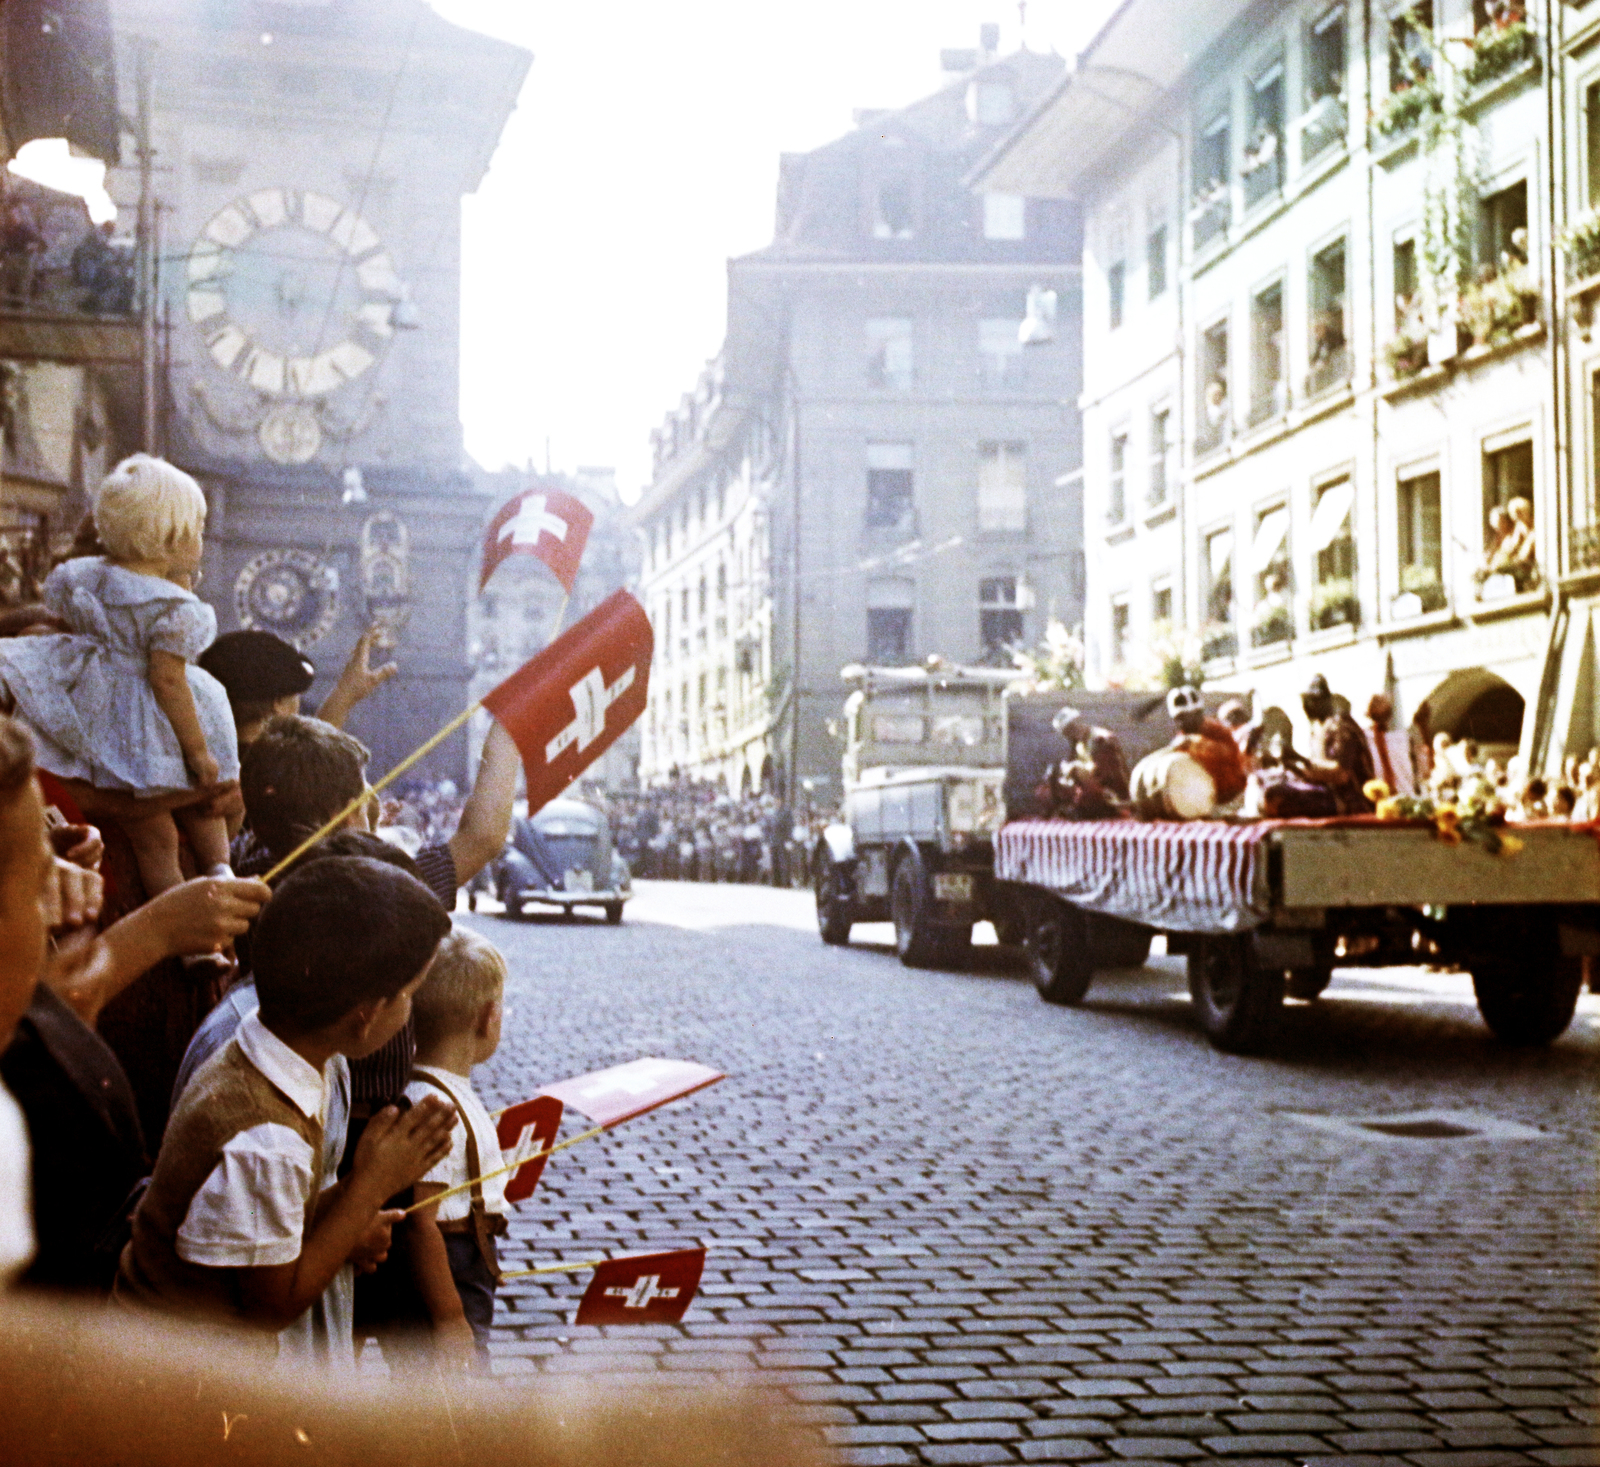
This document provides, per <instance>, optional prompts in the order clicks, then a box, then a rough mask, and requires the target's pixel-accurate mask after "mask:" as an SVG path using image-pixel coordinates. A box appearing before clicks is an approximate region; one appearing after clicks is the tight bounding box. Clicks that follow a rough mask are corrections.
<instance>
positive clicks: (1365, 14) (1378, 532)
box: [1361, 0, 1399, 712]
mask: <svg viewBox="0 0 1600 1467" xmlns="http://www.w3.org/2000/svg"><path fill="white" fill-rule="evenodd" d="M1361 100H1362V103H1363V104H1364V105H1363V106H1362V109H1361V111H1362V117H1363V121H1362V124H1361V151H1362V153H1363V154H1364V155H1365V158H1366V178H1367V391H1368V401H1369V402H1370V404H1371V412H1372V588H1373V608H1372V609H1373V611H1374V612H1375V613H1376V616H1375V618H1374V620H1375V622H1381V621H1382V620H1383V503H1384V490H1383V485H1382V484H1381V483H1380V482H1379V466H1380V464H1381V463H1382V444H1381V442H1380V440H1379V432H1378V414H1379V412H1380V411H1381V408H1382V399H1381V398H1380V397H1379V396H1378V218H1377V209H1378V204H1377V195H1376V190H1375V186H1374V182H1373V167H1374V165H1373V162H1372V123H1371V121H1370V119H1371V116H1372V0H1363V3H1362V6H1361ZM1380 645H1381V644H1380ZM1386 662H1387V659H1386ZM1387 682H1388V679H1387V677H1386V678H1385V683H1386V684H1387ZM1396 711H1397V712H1398V711H1399V710H1398V709H1397V710H1396Z"/></svg>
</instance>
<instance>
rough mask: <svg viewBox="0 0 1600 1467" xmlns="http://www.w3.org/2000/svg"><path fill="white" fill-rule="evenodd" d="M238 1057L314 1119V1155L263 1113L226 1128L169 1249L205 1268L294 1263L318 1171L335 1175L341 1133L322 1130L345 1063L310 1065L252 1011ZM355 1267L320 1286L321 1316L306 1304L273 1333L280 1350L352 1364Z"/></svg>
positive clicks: (328, 1177) (330, 1179) (344, 1076)
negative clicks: (318, 1146) (238, 1127)
mask: <svg viewBox="0 0 1600 1467" xmlns="http://www.w3.org/2000/svg"><path fill="white" fill-rule="evenodd" d="M236 1039H237V1043H238V1045H239V1048H240V1049H241V1050H242V1051H243V1052H244V1057H245V1058H246V1059H247V1060H249V1061H250V1063H251V1064H252V1065H254V1066H255V1067H256V1069H258V1070H260V1071H261V1073H262V1074H263V1075H264V1076H266V1078H267V1079H268V1080H269V1081H271V1083H272V1085H273V1086H274V1087H275V1088H276V1089H278V1090H280V1091H281V1092H282V1093H283V1094H284V1095H285V1096H286V1097H287V1098H288V1100H289V1101H290V1103H291V1104H292V1105H294V1106H295V1107H296V1108H297V1109H298V1110H299V1111H300V1113H301V1114H302V1115H304V1116H306V1117H307V1118H308V1119H310V1118H313V1117H315V1118H316V1119H317V1120H318V1121H320V1123H321V1124H322V1126H323V1129H324V1137H323V1155H322V1157H321V1158H320V1159H319V1158H317V1157H315V1156H313V1155H312V1151H311V1147H310V1146H309V1145H308V1144H307V1143H306V1141H305V1139H304V1138H303V1137H302V1136H300V1135H299V1133H297V1132H295V1131H292V1130H290V1129H289V1127H287V1126H282V1125H277V1124H275V1123H271V1122H268V1123H265V1124H262V1125H259V1126H251V1127H249V1128H248V1129H247V1130H244V1131H241V1132H239V1134H238V1135H236V1136H234V1137H233V1138H232V1139H231V1140H230V1141H229V1142H228V1143H227V1145H226V1146H225V1147H223V1150H222V1156H221V1158H220V1160H219V1161H218V1162H217V1165H216V1166H215V1167H214V1168H213V1169H212V1172H211V1175H210V1176H209V1177H207V1178H206V1180H205V1181H204V1182H203V1183H202V1184H201V1186H200V1190H199V1191H198V1192H196V1193H195V1195H194V1197H193V1199H192V1200H191V1201H190V1203H189V1210H188V1212H187V1213H186V1214H185V1215H184V1219H183V1223H182V1225H181V1226H180V1227H179V1229H178V1235H177V1239H176V1248H177V1252H178V1256H179V1257H180V1258H182V1259H184V1260H185V1261H186V1262H189V1263H199V1264H204V1265H205V1266H207V1267H210V1268H263V1267H272V1266H275V1265H279V1264H284V1263H293V1262H294V1260H295V1259H297V1258H298V1257H299V1256H300V1252H301V1249H302V1248H303V1247H304V1244H305V1227H306V1207H307V1204H308V1203H309V1202H310V1200H311V1189H312V1188H313V1187H314V1186H315V1185H316V1184H317V1178H318V1176H319V1175H320V1176H321V1179H322V1189H323V1190H324V1191H326V1190H327V1188H329V1187H332V1186H334V1185H335V1184H336V1183H337V1182H338V1177H337V1175H336V1169H337V1166H338V1159H339V1154H340V1153H341V1152H342V1151H343V1149H344V1137H342V1136H338V1137H335V1136H331V1135H328V1134H327V1125H328V1118H329V1106H330V1101H331V1099H332V1095H333V1092H334V1089H335V1088H336V1087H337V1086H339V1085H341V1084H342V1085H344V1086H346V1087H348V1085H349V1083H350V1082H349V1068H348V1064H347V1062H346V1060H345V1058H344V1056H343V1055H334V1056H333V1058H332V1059H330V1060H329V1061H328V1063H327V1066H326V1067H325V1068H324V1069H323V1070H321V1071H318V1070H317V1068H316V1067H315V1066H314V1065H312V1064H311V1063H310V1062H309V1061H307V1060H305V1059H304V1058H302V1057H301V1056H300V1055H298V1054H296V1053H295V1052H294V1050H292V1049H291V1048H290V1047H289V1046H288V1045H287V1044H285V1043H284V1042H283V1041H282V1040H281V1039H279V1038H278V1036H277V1035H276V1034H274V1033H273V1032H272V1031H271V1030H270V1029H268V1028H267V1026H266V1025H265V1024H263V1023H262V1022H261V1015H260V1014H259V1013H252V1014H251V1015H249V1017H248V1018H246V1019H245V1020H244V1022H243V1023H241V1024H240V1025H239V1031H238V1034H237V1036H236ZM354 1289H355V1272H354V1270H353V1269H352V1268H351V1267H350V1265H349V1264H346V1265H345V1266H344V1267H343V1268H341V1269H340V1270H339V1272H338V1273H337V1274H336V1275H335V1276H334V1279H333V1282H332V1284H330V1285H329V1287H328V1290H327V1291H326V1293H325V1294H324V1295H323V1302H324V1306H325V1307H324V1310H323V1313H324V1315H325V1318H324V1319H322V1320H318V1319H316V1318H314V1315H315V1314H316V1313H317V1311H314V1310H310V1309H308V1310H307V1311H306V1312H305V1314H304V1315H302V1316H301V1317H300V1318H299V1319H298V1320H296V1321H295V1323H294V1324H292V1325H290V1326H289V1328H288V1329H286V1330H283V1331H282V1332H281V1333H280V1334H279V1336H278V1343H279V1358H280V1359H293V1360H297V1361H299V1362H300V1363H302V1364H314V1363H322V1362H323V1361H331V1362H333V1363H339V1364H352V1363H353V1362H354V1358H355V1340H354V1337H353V1331H352V1324H353V1319H354V1312H353V1307H352V1301H353V1299H354Z"/></svg>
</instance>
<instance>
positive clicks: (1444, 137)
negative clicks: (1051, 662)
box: [978, 0, 1600, 753]
mask: <svg viewBox="0 0 1600 1467" xmlns="http://www.w3.org/2000/svg"><path fill="white" fill-rule="evenodd" d="M1567 10H1568V7H1564V6H1562V5H1560V4H1550V5H1537V6H1530V7H1528V8H1527V9H1526V10H1524V8H1523V7H1522V6H1521V5H1520V4H1511V5H1504V4H1493V5H1491V4H1487V3H1483V0H1436V3H1433V4H1429V3H1425V0H1423V3H1414V4H1409V5H1404V4H1393V5H1389V6H1387V7H1384V6H1377V5H1374V6H1371V7H1365V8H1364V7H1362V6H1359V5H1354V4H1345V3H1330V0H1289V3H1285V0H1274V3H1266V0H1256V3H1248V0H1238V3H1231V4H1225V5H1214V6H1209V7H1206V8H1205V9H1204V10H1203V11H1201V10H1193V11H1181V12H1180V11H1179V10H1178V9H1177V8H1175V7H1173V6H1171V5H1167V4H1163V3H1160V0H1134V3H1132V4H1129V5H1127V6H1125V7H1123V8H1122V9H1121V10H1120V11H1118V13H1117V14H1116V15H1115V16H1114V17H1113V18H1112V19H1111V21H1109V22H1108V23H1107V25H1106V27H1105V29H1104V30H1103V31H1102V32H1101V34H1100V36H1099V37H1098V38H1097V39H1096V40H1095V41H1094V42H1093V43H1092V44H1091V46H1090V47H1089V49H1088V50H1087V51H1086V52H1085V53H1084V55H1083V56H1082V57H1081V58H1080V61H1079V66H1078V67H1077V69H1076V71H1075V72H1074V74H1073V75H1072V76H1070V77H1068V78H1067V79H1066V80H1065V81H1064V82H1063V83H1062V84H1061V86H1060V87H1059V88H1058V90H1057V92H1056V94H1055V96H1054V97H1053V98H1052V99H1051V100H1050V102H1049V103H1048V104H1047V105H1046V106H1045V107H1043V108H1041V109H1040V111H1039V113H1038V114H1037V115H1036V116H1035V117H1034V118H1033V119H1031V120H1030V122H1029V123H1028V124H1027V125H1026V126H1024V127H1023V128H1022V129H1020V130H1019V131H1018V132H1017V133H1015V134H1014V135H1013V136H1012V137H1011V138H1010V139H1009V140H1008V141H1007V142H1006V143H1005V144H1003V145H1002V147H1001V148H1000V149H998V150H997V151H996V153H995V154H994V155H992V156H991V158H990V159H989V160H987V162H986V164H985V166H984V167H983V169H982V170H981V171H980V174H979V177H978V184H979V187H982V188H996V189H1008V190H1014V189H1022V188H1026V189H1029V190H1030V191H1035V192H1038V193H1040V194H1048V195H1069V194H1070V195H1071V196H1072V197H1075V198H1081V199H1083V200H1084V201H1085V208H1086V225H1085V229H1086V233H1085V246H1084V256H1083V263H1084V298H1085V327H1084V351H1085V360H1086V378H1087V380H1088V381H1089V382H1090V383H1091V384H1092V385H1091V387H1090V389H1089V390H1088V391H1086V393H1085V397H1084V433H1085V490H1084V495H1085V522H1086V535H1087V538H1088V542H1089V546H1090V550H1089V555H1088V565H1089V586H1088V609H1087V615H1086V623H1087V629H1088V639H1089V645H1090V657H1091V670H1092V671H1093V672H1095V673H1097V674H1098V675H1099V676H1101V677H1110V678H1115V677H1116V676H1118V675H1119V673H1120V672H1121V671H1122V670H1123V669H1124V668H1125V667H1126V666H1127V665H1128V664H1129V663H1130V662H1132V661H1133V660H1134V659H1135V658H1136V657H1137V655H1138V653H1139V651H1140V649H1141V647H1142V645H1143V644H1144V643H1145V642H1146V640H1147V639H1148V638H1149V637H1150V635H1151V633H1152V627H1153V624H1154V623H1156V622H1158V621H1161V620H1172V621H1175V622H1178V623H1180V624H1181V625H1183V626H1186V627H1187V628H1189V629H1190V632H1191V634H1192V635H1193V638H1194V643H1195V648H1196V651H1197V652H1198V653H1199V655H1200V656H1202V657H1203V659H1204V670H1205V675H1206V677H1207V679H1208V681H1211V682H1214V683H1217V684H1220V685H1224V686H1230V687H1239V688H1253V689H1255V691H1256V694H1257V699H1258V703H1260V702H1265V703H1276V704H1280V705H1282V706H1284V707H1285V708H1287V709H1289V710H1291V711H1292V712H1294V713H1296V714H1297V715H1298V693H1299V691H1300V689H1301V688H1303V687H1304V686H1305V684H1306V682H1307V681H1308V679H1309V677H1310V675H1311V674H1312V672H1313V671H1321V672H1323V673H1325V674H1326V675H1327V677H1328V679H1329V681H1330V682H1331V684H1332V685H1333V687H1334V689H1335V690H1336V691H1339V692H1342V693H1344V694H1345V695H1346V696H1348V697H1350V698H1351V699H1352V701H1353V702H1355V703H1356V705H1357V711H1358V712H1359V711H1360V708H1361V707H1362V706H1363V705H1364V704H1365V701H1366V699H1367V697H1368V696H1369V695H1370V694H1372V693H1374V692H1379V691H1385V692H1388V693H1389V694H1390V695H1391V696H1392V697H1393V698H1394V699H1395V700H1396V702H1397V705H1398V710H1399V714H1400V717H1401V720H1402V721H1409V720H1415V721H1416V722H1417V723H1418V724H1419V725H1420V726H1422V727H1423V728H1425V729H1426V730H1427V731H1430V732H1438V731H1447V732H1450V733H1452V734H1455V735H1458V736H1464V735H1471V736H1474V737H1476V738H1478V739H1479V740H1480V741H1481V742H1483V743H1485V744H1490V745H1497V746H1499V748H1500V750H1501V751H1502V752H1509V751H1511V750H1513V749H1515V748H1516V746H1517V745H1518V744H1519V743H1521V744H1523V746H1524V752H1525V753H1530V752H1532V744H1531V740H1532V739H1533V735H1534V729H1535V720H1534V719H1533V718H1531V717H1530V718H1528V719H1525V718H1524V712H1525V711H1526V710H1529V709H1535V708H1542V707H1544V706H1545V705H1546V704H1548V703H1549V702H1550V699H1551V696H1552V694H1553V689H1551V688H1547V687H1545V686H1544V684H1545V682H1546V680H1547V670H1548V665H1549V660H1548V657H1547V652H1548V648H1549V641H1550V636H1551V629H1552V625H1553V624H1554V622H1555V621H1557V620H1559V619H1560V617H1561V616H1562V615H1564V612H1563V611H1562V608H1563V607H1565V606H1566V605H1567V603H1568V602H1569V601H1570V600H1571V598H1572V597H1573V596H1575V595H1576V596H1579V597H1581V596H1582V595H1583V594H1584V593H1585V590H1586V588H1590V587H1591V586H1592V582H1593V579H1594V572H1595V569H1596V565H1597V563H1600V556H1597V555H1596V554H1595V552H1594V550H1593V548H1592V547H1591V546H1589V545H1588V542H1587V541H1585V540H1584V538H1583V532H1582V530H1581V526H1582V525H1592V524H1593V523H1594V514H1593V511H1592V509H1589V508H1586V506H1589V505H1592V504H1593V502H1594V499H1593V494H1594V490H1593V471H1592V468H1591V467H1590V466H1589V465H1588V464H1587V463H1583V462H1576V461H1575V460H1574V459H1573V457H1572V456H1571V445H1573V444H1574V443H1575V442H1576V440H1574V439H1573V438H1572V434H1571V431H1569V430H1568V429H1567V428H1566V426H1565V424H1566V419H1567V414H1568V411H1569V409H1568V407H1567V406H1565V405H1564V404H1563V403H1561V402H1560V401H1559V400H1558V397H1557V394H1556V393H1555V392H1554V391H1553V390H1552V382H1553V380H1556V379H1558V378H1559V376H1560V369H1559V368H1558V366H1557V363H1558V361H1559V359H1560V357H1561V356H1562V355H1563V354H1564V353H1565V352H1566V351H1567V336H1568V330H1567V323H1566V309H1565V302H1564V301H1563V299H1562V295H1561V291H1562V276H1563V274H1564V271H1563V268H1562V263H1561V254H1560V248H1559V247H1560V244H1561V240H1562V238H1563V221H1562V218H1561V206H1560V204H1559V201H1560V200H1561V198H1562V197H1563V192H1564V188H1565V184H1564V181H1563V179H1562V177H1561V174H1562V172H1563V171H1564V169H1566V168H1570V167H1571V159H1572V158H1574V157H1578V156H1581V154H1578V153H1575V152H1574V149H1573V146H1572V145H1568V146H1567V148H1566V152H1567V155H1568V161H1566V162H1565V163H1564V162H1563V146H1562V144H1561V142H1560V140H1559V139H1558V140H1556V141H1555V143H1554V145H1553V144H1552V138H1551V125H1552V124H1551V117H1552V112H1553V111H1554V110H1555V109H1552V108H1551V107H1550V106H1549V105H1548V103H1549V97H1548V88H1549V87H1550V86H1551V85H1554V84H1556V83H1553V82H1552V81H1551V80H1550V78H1551V77H1552V75H1553V73H1554V72H1555V71H1557V70H1559V67H1560V63H1559V61H1557V62H1556V63H1555V64H1554V65H1552V61H1551V57H1552V54H1553V53H1555V52H1556V51H1557V50H1558V49H1559V48H1558V47H1556V46H1554V45H1553V43H1552V36H1551V33H1550V29H1549V27H1550V26H1551V24H1552V23H1553V24H1555V25H1556V26H1558V27H1560V26H1562V25H1563V24H1565V25H1567V26H1570V25H1571V24H1572V22H1571V20H1570V18H1568V16H1567ZM1152 26H1159V27H1160V28H1162V33H1163V35H1165V36H1166V37H1167V42H1168V43H1166V44H1163V45H1161V46H1158V47H1151V46H1150V45H1149V44H1148V40H1149V35H1150V34H1151V27H1152ZM1591 29H1592V27H1591ZM1569 94H1570V95H1571V96H1572V97H1574V98H1576V97H1578V96H1579V95H1581V91H1580V90H1573V89H1569ZM1596 115H1600V114H1596ZM1563 130H1565V129H1563ZM1085 139H1092V140H1093V141H1092V142H1087V143H1086V142H1085ZM1552 160H1554V162H1553V161H1552ZM1553 168H1554V170H1555V171H1554V173H1552V169H1553ZM1596 268H1597V269H1600V266H1597V267H1596ZM1584 370H1585V369H1584V368H1582V367H1574V368H1573V373H1574V375H1575V380H1577V381H1585V380H1586V379H1584V378H1583V371H1584ZM1587 370H1589V371H1591V372H1592V371H1593V367H1592V366H1591V367H1589V368H1588V369H1587ZM1584 390H1585V391H1586V390H1587V389H1586V388H1585V389H1584ZM1574 396H1576V394H1574ZM1576 400H1577V401H1579V402H1582V401H1584V400H1585V399H1583V398H1577V399H1576ZM1576 421H1577V423H1578V424H1579V425H1582V424H1584V423H1585V422H1586V418H1585V417H1583V416H1582V415H1581V414H1580V415H1579V417H1578V418H1577V419H1576ZM1585 614H1587V613H1585ZM1588 696H1589V698H1590V700H1591V702H1592V698H1593V692H1592V687H1591V691H1590V693H1589V695H1588ZM1585 747H1586V745H1585Z"/></svg>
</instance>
